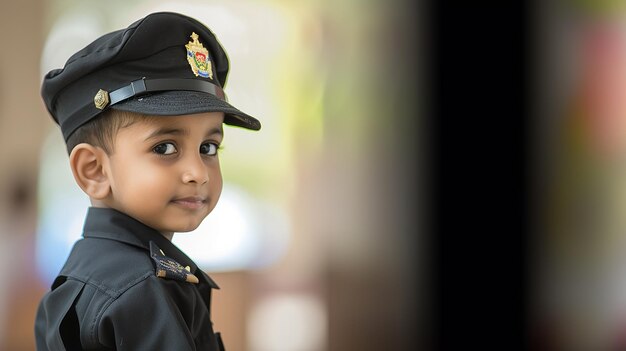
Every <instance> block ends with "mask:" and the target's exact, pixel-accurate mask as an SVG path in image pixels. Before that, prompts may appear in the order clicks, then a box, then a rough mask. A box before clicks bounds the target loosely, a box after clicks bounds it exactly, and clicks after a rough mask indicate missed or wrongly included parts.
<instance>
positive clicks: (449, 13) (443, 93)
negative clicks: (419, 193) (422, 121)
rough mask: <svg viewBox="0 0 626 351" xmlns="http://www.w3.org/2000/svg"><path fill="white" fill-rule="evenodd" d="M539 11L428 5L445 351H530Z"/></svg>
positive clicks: (435, 228) (438, 283) (520, 6)
mask: <svg viewBox="0 0 626 351" xmlns="http://www.w3.org/2000/svg"><path fill="white" fill-rule="evenodd" d="M531 9H532V2H526V1H508V2H490V3H488V4H486V3H476V2H464V1H446V0H442V1H431V2H430V3H429V11H430V13H431V16H430V18H431V26H430V28H431V30H430V43H431V45H432V56H431V57H432V58H431V59H430V67H429V71H430V72H432V73H431V74H432V75H431V76H430V77H429V78H430V79H431V88H432V91H433V106H432V110H431V116H430V121H429V122H430V125H431V128H432V129H431V130H432V138H433V140H432V156H433V157H432V158H433V159H432V162H431V166H432V169H433V173H432V181H431V184H430V185H431V187H432V188H433V189H434V193H433V196H432V198H431V201H430V203H431V205H432V207H433V209H434V212H435V217H434V222H433V225H432V238H433V248H434V260H433V264H434V270H433V280H432V282H433V286H434V287H435V290H434V293H433V300H432V302H433V304H434V306H436V307H435V308H434V310H433V314H432V317H433V321H434V323H435V326H436V330H435V335H437V336H436V338H435V344H434V345H433V346H434V347H433V349H436V350H455V349H460V348H463V349H469V348H477V349H480V350H505V349H506V350H510V349H517V348H519V347H525V346H526V336H525V313H526V308H525V289H526V286H525V281H526V269H525V265H526V263H525V259H526V254H527V252H526V251H527V249H526V247H527V235H528V233H527V221H528V218H527V208H526V206H527V198H526V196H527V195H526V194H527V191H526V190H527V184H526V183H527V179H526V178H527V177H526V175H527V173H528V172H529V169H528V164H527V157H526V150H525V148H526V143H527V141H528V133H527V128H528V126H529V123H530V117H531V116H530V115H529V109H528V103H529V101H528V99H527V83H528V82H527V77H528V66H527V55H528V52H527V50H528V42H527V40H528V36H527V30H528V27H529V25H530V21H531V19H530V13H531Z"/></svg>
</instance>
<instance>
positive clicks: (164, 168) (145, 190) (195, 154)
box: [105, 112, 224, 234]
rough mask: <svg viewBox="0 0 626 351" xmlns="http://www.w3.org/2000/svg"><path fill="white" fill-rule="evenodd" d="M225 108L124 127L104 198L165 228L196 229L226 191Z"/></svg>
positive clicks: (169, 231)
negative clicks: (221, 151) (222, 158)
mask: <svg viewBox="0 0 626 351" xmlns="http://www.w3.org/2000/svg"><path fill="white" fill-rule="evenodd" d="M223 121H224V113H222V112H210V113H200V114H195V115H184V116H163V117H156V118H151V119H148V120H139V121H137V122H135V123H134V124H132V125H130V126H128V127H125V128H122V129H120V130H119V131H118V133H117V136H116V138H115V144H114V152H113V154H112V155H111V156H109V158H108V160H109V167H108V170H109V171H110V174H109V179H110V186H111V195H110V196H109V198H108V199H107V201H106V202H105V203H106V205H108V206H110V207H112V208H115V209H117V210H119V211H121V212H124V213H126V214H127V215H129V216H131V217H134V218H135V219H137V220H139V221H140V222H142V223H144V224H146V225H148V226H150V227H152V228H154V229H156V230H158V231H160V232H162V233H164V234H171V233H172V232H187V231H191V230H194V229H196V228H197V227H198V226H199V225H200V223H201V222H202V220H203V219H204V218H205V217H206V216H207V215H208V214H209V213H210V212H211V211H212V210H213V208H214V207H215V205H216V203H217V200H218V198H219V196H220V193H221V191H222V174H221V171H220V164H219V159H218V155H217V147H218V146H219V145H220V144H221V142H222V138H223V129H222V122H223Z"/></svg>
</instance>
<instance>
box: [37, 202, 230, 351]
mask: <svg viewBox="0 0 626 351" xmlns="http://www.w3.org/2000/svg"><path fill="white" fill-rule="evenodd" d="M83 236H84V238H83V239H81V240H79V241H78V242H77V243H76V244H75V245H74V248H73V249H72V252H71V253H70V256H69V258H68V259H67V262H66V263H65V266H64V267H63V269H62V270H61V273H60V274H59V276H58V277H57V278H56V280H55V281H54V283H53V285H52V289H51V291H50V292H48V293H47V294H46V295H45V296H44V298H43V300H42V301H41V303H40V305H39V309H38V311H37V319H36V322H35V337H36V342H37V350H41V351H43V350H211V351H212V350H223V345H222V341H221V338H220V335H219V333H214V332H213V327H212V322H211V319H210V311H211V309H210V303H211V289H218V286H217V285H216V284H215V282H213V280H212V279H211V278H210V277H209V276H208V275H206V274H205V273H204V272H202V270H200V269H198V267H197V266H196V264H195V263H194V262H193V261H192V260H191V259H190V258H189V257H187V256H186V255H185V254H184V253H183V252H182V251H180V250H179V249H178V248H177V247H176V246H174V245H173V244H172V243H171V242H170V241H169V240H167V239H166V238H165V237H163V236H162V235H161V234H160V233H158V232H157V231H155V230H154V229H152V228H150V227H147V226H145V225H144V224H142V223H140V222H139V221H137V220H135V219H133V218H131V217H129V216H127V215H125V214H123V213H121V212H118V211H115V210H112V209H104V208H93V207H92V208H90V209H89V211H88V214H87V218H86V220H85V228H84V233H83ZM151 246H152V251H154V250H155V248H156V249H157V251H159V252H163V254H165V256H167V258H168V259H173V260H175V261H177V262H178V263H180V264H181V265H182V266H183V267H184V266H189V270H190V272H191V273H193V274H194V275H195V276H196V277H197V278H198V280H199V283H198V284H193V283H189V282H186V281H184V279H183V280H177V279H176V277H175V275H172V276H170V275H169V274H168V278H160V277H157V275H156V274H155V265H156V263H155V260H153V258H152V257H151ZM152 254H153V255H154V252H152Z"/></svg>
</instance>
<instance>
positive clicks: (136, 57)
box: [35, 13, 261, 350]
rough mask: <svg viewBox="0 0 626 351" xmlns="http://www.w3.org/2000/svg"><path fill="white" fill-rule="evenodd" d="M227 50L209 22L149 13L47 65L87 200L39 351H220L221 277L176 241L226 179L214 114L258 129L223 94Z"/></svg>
mask: <svg viewBox="0 0 626 351" xmlns="http://www.w3.org/2000/svg"><path fill="white" fill-rule="evenodd" d="M227 74H228V59H227V57H226V53H225V52H224V49H223V48H222V46H221V45H220V44H219V43H218V41H217V40H216V38H215V36H214V35H213V33H212V32H211V31H210V30H209V29H208V28H207V27H205V26H204V25H203V24H201V23H200V22H198V21H196V20H194V19H192V18H189V17H186V16H183V15H180V14H175V13H154V14H151V15H149V16H147V17H145V18H143V19H141V20H139V21H137V22H135V23H133V24H131V25H130V26H129V27H128V28H126V29H123V30H119V31H115V32H112V33H109V34H106V35H104V36H102V37H100V38H98V39H96V40H95V41H94V42H93V43H91V44H90V45H88V46H87V47H85V48H84V49H82V50H80V51H79V52H77V53H76V54H74V55H73V56H72V57H70V58H69V60H68V61H67V63H66V64H65V67H64V68H63V69H57V70H53V71H51V72H49V73H48V74H47V75H46V76H45V78H44V82H43V86H42V96H43V99H44V101H45V103H46V107H47V108H48V111H49V112H50V114H51V115H52V116H53V118H54V120H55V121H56V122H57V123H58V124H59V125H60V127H61V131H62V133H63V137H64V139H65V141H66V143H67V149H68V152H69V153H70V166H71V168H72V172H73V175H74V178H75V180H76V183H77V184H78V185H79V186H80V188H81V189H82V190H83V191H84V192H85V193H86V194H87V195H88V196H89V199H90V201H91V205H92V206H91V207H90V208H89V210H88V213H87V218H86V220H85V226H84V232H83V237H84V238H83V239H81V240H79V241H78V242H77V243H76V244H75V245H74V248H73V249H72V252H71V253H70V256H69V257H68V259H67V262H66V263H65V265H64V267H63V269H62V270H61V272H60V274H59V276H58V277H57V278H56V280H55V281H54V283H53V284H52V288H51V291H50V292H48V293H47V294H46V295H45V296H44V298H43V300H42V301H41V304H40V306H39V309H38V312H37V320H36V323H35V335H36V342H37V349H38V350H66V349H67V350H223V349H224V347H223V345H222V341H221V339H220V334H219V333H215V332H214V331H213V326H212V322H211V320H210V302H211V290H212V289H217V288H218V286H217V285H216V284H215V282H213V280H211V278H210V277H209V276H208V275H206V274H205V273H204V272H203V271H202V270H201V269H200V268H199V267H198V266H197V265H196V264H195V263H194V262H193V261H192V260H191V259H189V258H188V257H187V256H186V255H185V254H184V253H183V252H181V251H180V250H179V249H178V248H177V247H176V246H174V245H173V244H172V243H171V239H172V235H173V233H174V232H188V231H191V230H193V229H195V228H197V227H198V225H199V224H200V222H202V220H203V219H204V218H205V217H206V216H207V215H208V214H209V213H210V212H211V210H212V209H213V208H214V206H215V204H216V203H217V200H218V198H219V195H220V192H221V189H222V178H221V173H220V167H219V160H218V156H217V150H218V149H219V146H220V143H221V142H222V138H223V129H222V123H225V124H229V125H235V126H240V127H243V128H247V129H252V130H259V129H260V127H261V125H260V123H259V121H258V120H256V119H255V118H253V117H251V116H249V115H247V114H245V113H242V112H241V111H239V110H238V109H236V108H235V107H233V106H231V105H230V104H229V103H228V102H226V98H225V96H224V92H223V91H222V87H223V86H224V84H225V82H226V76H227Z"/></svg>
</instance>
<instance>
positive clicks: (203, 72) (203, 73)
mask: <svg viewBox="0 0 626 351" xmlns="http://www.w3.org/2000/svg"><path fill="white" fill-rule="evenodd" d="M191 39H192V40H193V41H189V43H187V45H185V48H187V62H189V66H191V70H192V71H193V74H195V75H196V77H197V76H200V77H203V78H209V79H213V68H212V67H211V61H210V60H209V50H207V49H206V48H205V47H204V46H202V43H201V42H199V41H198V34H196V33H195V32H192V33H191Z"/></svg>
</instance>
